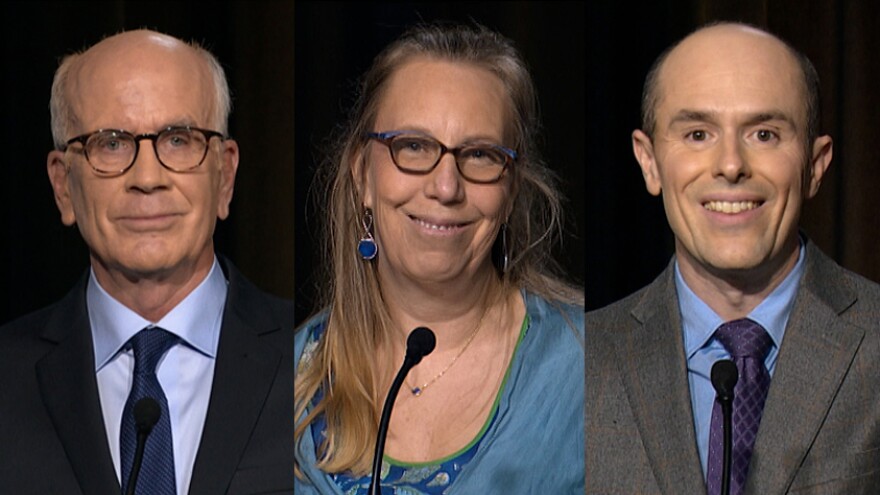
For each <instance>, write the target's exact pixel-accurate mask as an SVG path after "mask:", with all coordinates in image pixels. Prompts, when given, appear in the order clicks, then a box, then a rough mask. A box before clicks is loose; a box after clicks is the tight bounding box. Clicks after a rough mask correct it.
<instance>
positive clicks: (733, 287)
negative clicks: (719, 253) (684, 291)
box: [676, 239, 800, 321]
mask: <svg viewBox="0 0 880 495" xmlns="http://www.w3.org/2000/svg"><path fill="white" fill-rule="evenodd" d="M785 251H786V252H787V253H788V254H786V255H780V256H778V257H777V259H776V260H771V261H768V262H767V263H764V264H761V265H759V266H756V267H752V268H743V269H718V268H715V267H708V266H705V265H702V264H700V263H699V262H697V261H696V260H695V259H694V258H693V257H691V256H690V255H689V254H688V253H687V251H685V250H684V249H681V248H679V249H676V259H677V260H678V266H679V270H681V276H682V278H683V279H684V281H685V282H686V283H687V285H688V287H689V288H690V289H691V290H692V291H694V294H696V295H697V297H699V298H700V299H701V300H702V301H703V302H704V303H706V305H708V306H709V307H710V308H712V310H713V311H715V313H717V314H718V316H720V317H721V318H722V319H724V320H725V321H730V320H735V319H739V318H745V317H746V316H748V314H749V313H750V312H751V311H752V310H753V309H755V307H757V306H758V305H759V304H761V302H762V301H763V300H764V299H766V298H767V296H768V295H770V293H771V292H773V290H774V289H776V288H777V287H779V284H781V283H782V281H783V280H785V277H786V276H788V274H789V273H791V271H792V270H793V269H794V267H795V265H796V264H797V260H798V255H799V252H800V250H799V243H798V242H797V240H796V239H795V242H794V246H793V247H791V248H789V249H786V250H785Z"/></svg>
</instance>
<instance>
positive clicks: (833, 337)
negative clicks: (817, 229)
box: [746, 243, 864, 494]
mask: <svg viewBox="0 0 880 495" xmlns="http://www.w3.org/2000/svg"><path fill="white" fill-rule="evenodd" d="M807 246H808V251H807V256H808V257H807V267H806V270H805V273H804V277H803V280H802V282H801V287H800V290H799V291H798V296H797V300H796V302H795V306H794V309H793V310H792V315H791V317H790V318H789V323H788V326H787V328H786V331H785V338H784V340H783V344H782V348H781V349H780V354H779V361H778V362H777V364H776V371H775V373H774V376H773V379H772V382H771V385H770V392H769V395H768V397H767V404H766V406H765V407H764V413H763V416H762V418H761V426H760V431H759V433H758V438H757V439H756V441H755V450H754V453H753V455H752V461H751V465H750V468H749V479H748V481H747V489H746V492H747V493H761V494H775V493H780V494H781V493H785V492H786V491H787V490H788V488H789V486H790V485H791V483H792V481H793V480H794V477H795V474H796V472H797V469H798V467H799V466H800V465H801V463H802V462H803V460H804V458H805V457H806V455H807V452H808V450H809V448H810V445H812V443H813V440H814V439H815V437H816V435H817V434H818V432H819V429H820V428H821V426H822V422H823V420H824V418H825V416H826V415H827V413H828V410H829V408H830V407H831V404H832V402H833V400H834V397H835V395H836V393H837V391H838V389H839V388H840V385H841V383H842V382H843V379H844V377H845V376H846V374H847V372H848V370H849V367H850V365H851V363H852V361H853V358H854V356H855V354H856V352H857V350H858V348H859V345H860V344H861V342H862V338H863V337H864V331H863V330H861V329H859V328H857V327H854V326H851V325H848V324H846V323H845V322H843V321H842V320H841V319H840V318H838V315H839V314H840V313H842V312H843V311H844V310H845V309H846V308H848V307H850V306H851V305H852V304H853V302H855V300H856V298H857V295H856V294H855V292H854V291H852V290H849V289H848V288H846V284H845V281H844V280H842V279H841V277H840V272H839V268H838V267H836V265H834V263H833V262H832V261H831V260H830V259H828V258H826V257H825V255H824V254H822V253H821V252H819V251H818V249H816V248H815V246H814V245H813V244H812V243H809V244H808V245H807Z"/></svg>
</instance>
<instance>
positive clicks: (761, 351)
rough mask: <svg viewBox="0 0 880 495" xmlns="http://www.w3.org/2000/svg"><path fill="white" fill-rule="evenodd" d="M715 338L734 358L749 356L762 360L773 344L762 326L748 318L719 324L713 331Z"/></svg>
mask: <svg viewBox="0 0 880 495" xmlns="http://www.w3.org/2000/svg"><path fill="white" fill-rule="evenodd" d="M715 338H716V339H718V340H719V341H720V342H721V343H722V344H723V345H724V348H725V349H727V352H729V353H730V355H731V356H733V357H734V358H744V357H751V358H756V359H759V360H763V359H764V357H765V356H767V353H768V352H769V351H770V346H772V345H773V340H772V339H771V338H770V335H769V334H768V333H767V331H766V330H764V327H762V326H761V325H759V324H758V323H756V322H754V321H752V320H750V319H748V318H743V319H740V320H733V321H729V322H727V323H725V324H723V325H721V326H720V327H718V330H716V331H715Z"/></svg>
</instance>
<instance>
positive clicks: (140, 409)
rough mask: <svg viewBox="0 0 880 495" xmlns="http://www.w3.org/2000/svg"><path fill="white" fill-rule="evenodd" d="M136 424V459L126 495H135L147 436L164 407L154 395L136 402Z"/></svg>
mask: <svg viewBox="0 0 880 495" xmlns="http://www.w3.org/2000/svg"><path fill="white" fill-rule="evenodd" d="M133 414H134V426H135V428H136V429H137V447H135V450H134V460H133V461H132V463H131V475H130V476H129V477H128V487H126V489H125V493H126V495H134V490H135V487H136V486H137V479H138V474H139V473H140V472H141V463H142V462H143V459H144V446H146V444H147V436H149V434H150V432H151V431H153V427H154V426H156V423H158V422H159V416H161V415H162V409H160V408H159V403H158V402H156V399H154V398H152V397H144V398H142V399H140V400H139V401H137V402H136V403H135V404H134V412H133Z"/></svg>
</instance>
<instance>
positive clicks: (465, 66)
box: [377, 57, 509, 126]
mask: <svg viewBox="0 0 880 495" xmlns="http://www.w3.org/2000/svg"><path fill="white" fill-rule="evenodd" d="M508 106H509V105H508V96H507V93H506V90H505V87H504V84H503V83H502V82H501V80H500V79H499V78H498V77H497V76H496V75H495V74H493V73H492V72H490V71H489V70H487V69H485V68H482V67H480V66H478V65H475V64H471V63H467V62H455V61H448V60H439V59H433V58H425V57H418V58H415V59H412V60H409V61H407V62H405V63H404V64H403V65H401V66H400V67H399V68H398V69H396V70H395V71H394V73H393V74H392V75H391V76H390V77H389V79H388V82H387V83H386V85H385V88H384V90H383V91H382V94H381V95H380V97H379V103H378V112H377V121H379V125H382V124H383V123H384V121H386V120H391V121H395V122H393V123H394V124H396V125H404V124H413V125H416V124H419V125H426V126H430V125H431V124H440V123H446V125H448V124H449V123H450V122H460V121H463V120H467V121H469V122H472V123H474V124H478V125H486V124H493V125H495V126H501V125H503V122H504V121H505V118H504V116H505V115H506V114H507V109H508Z"/></svg>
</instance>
